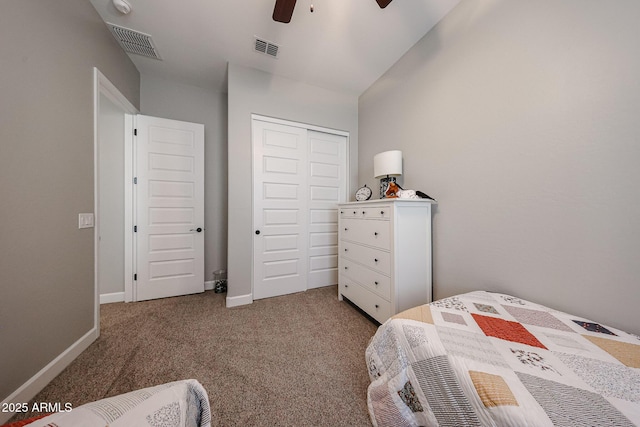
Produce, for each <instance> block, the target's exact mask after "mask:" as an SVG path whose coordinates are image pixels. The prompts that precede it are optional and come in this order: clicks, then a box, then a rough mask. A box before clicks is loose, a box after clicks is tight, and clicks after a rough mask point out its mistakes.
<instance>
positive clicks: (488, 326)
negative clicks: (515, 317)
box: [471, 313, 546, 349]
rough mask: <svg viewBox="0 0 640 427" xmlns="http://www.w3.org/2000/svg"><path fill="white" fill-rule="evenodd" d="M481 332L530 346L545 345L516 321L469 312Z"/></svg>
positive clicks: (542, 346) (541, 346)
mask: <svg viewBox="0 0 640 427" xmlns="http://www.w3.org/2000/svg"><path fill="white" fill-rule="evenodd" d="M471 315H472V316H473V319H474V320H475V321H476V323H477V324H478V326H479V327H480V329H482V332H484V334H485V335H486V336H488V337H495V338H500V339H502V340H505V341H511V342H517V343H520V344H525V345H530V346H532V347H540V348H544V349H546V347H545V346H544V345H543V344H542V343H541V342H540V341H538V339H537V338H536V337H535V336H533V334H532V333H531V332H529V331H528V330H527V329H526V328H525V327H524V326H522V325H521V324H520V323H518V322H512V321H510V320H504V319H498V318H496V317H488V316H482V315H480V314H475V313H471Z"/></svg>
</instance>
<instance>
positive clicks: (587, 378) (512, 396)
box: [366, 291, 640, 427]
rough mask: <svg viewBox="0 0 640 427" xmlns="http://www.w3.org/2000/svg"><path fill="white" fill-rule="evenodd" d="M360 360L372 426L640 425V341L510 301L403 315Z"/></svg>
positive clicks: (463, 298) (454, 303)
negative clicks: (363, 361) (365, 372)
mask: <svg viewBox="0 0 640 427" xmlns="http://www.w3.org/2000/svg"><path fill="white" fill-rule="evenodd" d="M366 361H367V365H368V369H369V376H370V378H371V384H370V385H369V389H368V392H367V399H368V405H369V413H370V415H371V419H372V422H373V424H374V425H377V426H452V427H453V426H456V427H460V426H567V427H577V426H590V427H592V426H593V427H595V426H607V427H611V426H640V338H639V337H637V336H634V335H632V334H628V333H625V332H623V331H620V330H617V329H614V328H611V327H608V326H603V325H600V324H598V323H595V322H592V321H590V320H587V319H583V318H581V317H577V316H572V315H570V314H566V313H562V312H559V311H556V310H552V309H549V308H547V307H544V306H541V305H539V304H534V303H532V302H529V301H525V300H522V299H519V298H515V297H512V296H509V295H504V294H497V293H489V292H481V291H478V292H471V293H468V294H462V295H458V296H456V297H451V298H446V299H443V300H439V301H435V302H433V303H431V304H426V305H423V306H419V307H416V308H413V309H410V310H407V311H405V312H402V313H400V314H398V315H396V316H394V317H393V318H392V319H389V320H388V321H387V322H385V323H384V324H383V325H381V326H380V328H379V329H378V331H377V332H376V334H375V336H374V337H373V338H372V340H371V342H370V344H369V346H368V347H367V351H366Z"/></svg>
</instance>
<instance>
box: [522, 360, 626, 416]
mask: <svg viewBox="0 0 640 427" xmlns="http://www.w3.org/2000/svg"><path fill="white" fill-rule="evenodd" d="M516 374H517V375H518V378H520V381H522V384H524V386H525V387H526V388H527V390H528V391H529V393H531V395H532V396H533V397H534V399H536V401H537V402H538V403H539V404H540V406H542V409H544V411H545V412H546V413H547V416H548V417H549V418H550V419H551V422H552V423H553V425H554V426H556V427H576V426H589V427H611V426H616V427H633V426H634V424H633V423H632V422H631V421H629V419H628V418H627V417H625V416H624V414H622V413H621V412H620V411H619V410H617V409H616V408H615V407H614V406H613V405H612V404H611V403H609V402H608V401H607V400H606V399H604V398H603V397H602V396H600V395H599V394H596V393H593V392H591V391H588V390H582V389H579V388H576V387H572V386H570V385H566V384H562V383H559V382H556V381H551V380H546V379H544V378H540V377H536V376H533V375H529V374H524V373H521V372H516Z"/></svg>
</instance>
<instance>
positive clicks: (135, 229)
mask: <svg viewBox="0 0 640 427" xmlns="http://www.w3.org/2000/svg"><path fill="white" fill-rule="evenodd" d="M133 232H134V233H137V232H138V226H137V225H134V226H133Z"/></svg>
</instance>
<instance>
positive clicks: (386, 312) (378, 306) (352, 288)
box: [338, 276, 391, 323]
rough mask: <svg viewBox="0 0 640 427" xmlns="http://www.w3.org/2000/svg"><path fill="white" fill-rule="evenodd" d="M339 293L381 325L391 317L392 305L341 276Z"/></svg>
mask: <svg viewBox="0 0 640 427" xmlns="http://www.w3.org/2000/svg"><path fill="white" fill-rule="evenodd" d="M338 288H339V289H338V292H340V293H341V294H342V295H343V296H344V297H346V298H347V299H349V300H350V301H351V302H352V303H354V304H356V305H357V306H358V307H360V308H361V309H362V310H364V311H365V312H366V313H368V314H369V316H371V317H373V318H374V319H376V320H377V321H378V322H380V323H384V322H385V321H386V320H387V319H388V318H389V317H391V303H389V301H386V300H384V299H383V298H382V297H380V296H379V295H376V294H374V293H373V292H371V291H369V290H368V289H366V288H364V287H362V286H360V285H359V284H357V283H356V282H354V281H352V280H350V279H349V278H347V277H345V276H340V284H339V285H338Z"/></svg>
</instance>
